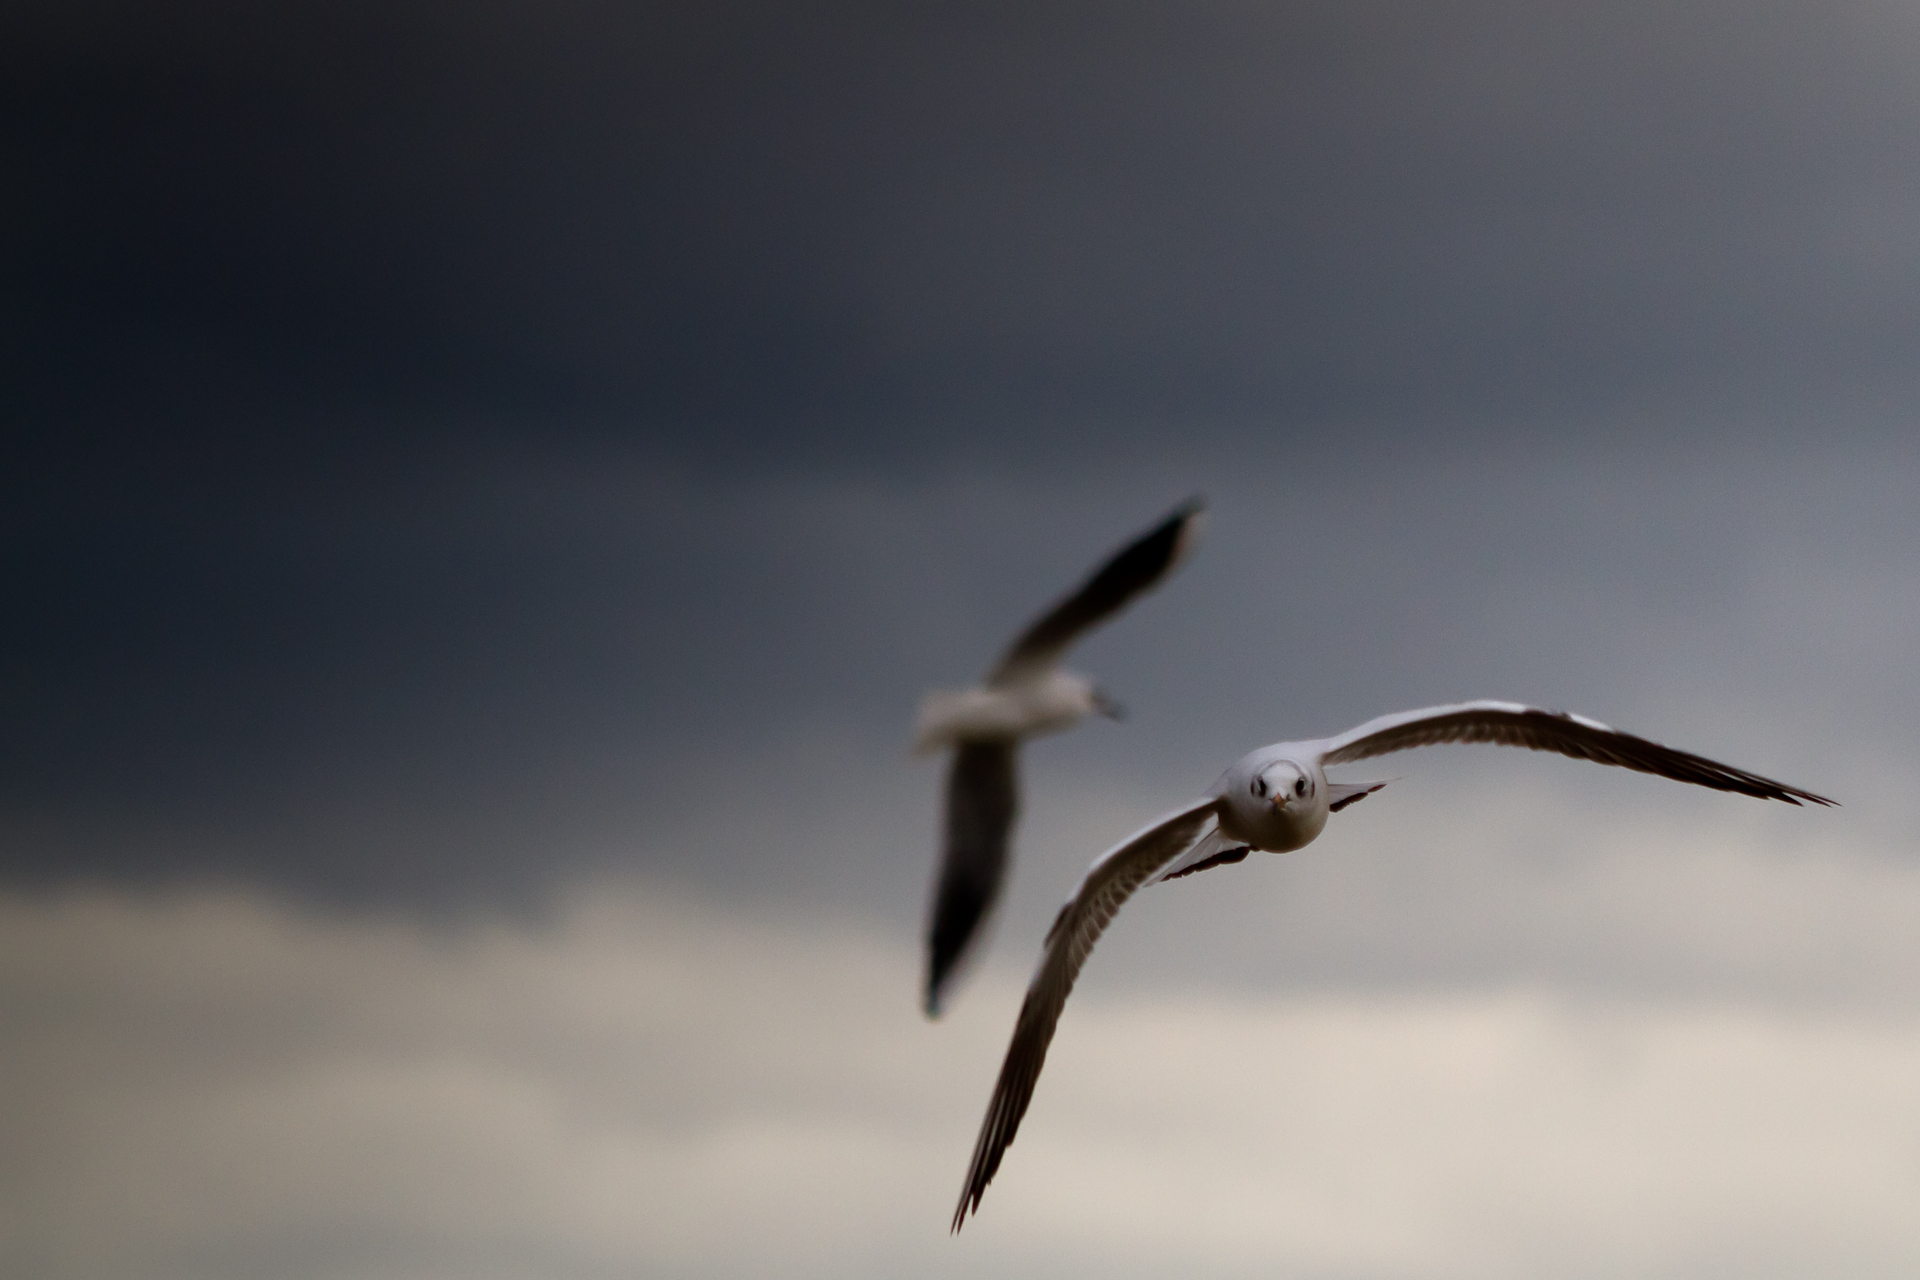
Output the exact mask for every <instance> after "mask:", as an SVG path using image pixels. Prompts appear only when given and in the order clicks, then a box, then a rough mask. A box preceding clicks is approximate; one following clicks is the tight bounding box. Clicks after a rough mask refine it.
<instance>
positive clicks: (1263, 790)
mask: <svg viewBox="0 0 1920 1280" xmlns="http://www.w3.org/2000/svg"><path fill="white" fill-rule="evenodd" d="M1248 790H1250V791H1252V792H1253V794H1254V795H1256V796H1258V797H1260V798H1261V799H1263V800H1264V799H1265V798H1266V795H1267V780H1266V779H1265V778H1255V779H1254V780H1253V785H1252V786H1250V787H1249V788H1248Z"/></svg>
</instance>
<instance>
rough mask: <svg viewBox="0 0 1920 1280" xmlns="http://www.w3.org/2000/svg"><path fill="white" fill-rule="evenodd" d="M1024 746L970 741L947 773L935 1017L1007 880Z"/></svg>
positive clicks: (931, 1007)
mask: <svg viewBox="0 0 1920 1280" xmlns="http://www.w3.org/2000/svg"><path fill="white" fill-rule="evenodd" d="M1019 750H1020V748H1019V744H1018V743H1017V742H1016V741H1014V740H1012V739H1003V740H996V741H980V742H962V743H960V744H959V745H958V746H956V747H955V748H954V750H953V765H952V767H951V768H950V769H949V770H948V771H947V827H946V841H945V847H944V848H943V850H942V851H941V855H940V878H939V880H938V881H937V882H936V885H935V888H934V894H933V907H932V910H930V911H929V912H928V913H927V989H926V1010H927V1016H928V1017H929V1018H937V1017H939V1016H940V1004H941V1001H942V1000H943V999H944V998H945V996H946V991H947V985H948V983H949V982H950V981H951V980H952V979H953V977H954V976H955V974H956V972H957V970H958V966H959V964H960V962H961V961H962V960H963V959H965V958H966V956H967V954H968V952H969V951H970V950H971V947H972V944H973V943H974V941H975V940H976V939H977V938H978V937H979V936H980V933H981V931H982V927H983V925H984V923H985V921H986V919H987V916H988V915H989V914H990V913H991V912H992V910H993V906H994V903H996V902H998V901H999V899H1000V887H1001V885H1002V884H1003V883H1004V882H1005V881H1006V877H1007V847H1008V844H1009V837H1010V834H1011V832H1012V830H1013V820H1014V816H1015V814H1016V813H1017V812H1018V810H1019V807H1020V779H1019Z"/></svg>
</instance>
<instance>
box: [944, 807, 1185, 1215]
mask: <svg viewBox="0 0 1920 1280" xmlns="http://www.w3.org/2000/svg"><path fill="white" fill-rule="evenodd" d="M1219 804H1220V802H1219V801H1218V800H1217V799H1206V800H1198V801H1195V802H1194V803H1193V804H1190V805H1188V806H1187V807H1186V808H1184V809H1181V810H1178V811H1176V812H1174V813H1170V814H1168V815H1167V816H1166V817H1164V818H1161V819H1160V820H1159V821H1158V822H1155V823H1154V824H1153V825H1152V826H1150V827H1147V828H1145V829H1144V830H1142V831H1139V832H1136V833H1135V834H1133V835H1131V836H1129V837H1127V839H1125V840H1123V841H1121V842H1120V843H1119V844H1117V845H1115V846H1114V847H1113V848H1112V849H1109V850H1108V851H1107V852H1105V853H1103V854H1101V855H1100V857H1099V858H1098V859H1097V860H1096V861H1095V862H1094V864H1093V865H1092V866H1091V867H1089V868H1087V874H1086V875H1085V876H1084V877H1082V878H1081V881H1080V887H1079V888H1078V889H1076V890H1074V893H1073V897H1072V898H1070V899H1068V901H1067V905H1066V906H1064V907H1062V908H1060V914H1059V916H1057V917H1056V918H1055V919H1054V922H1053V928H1052V929H1050V930H1048V932H1047V943H1046V950H1045V952H1044V953H1043V954H1042V956H1041V958H1040V967H1039V969H1038V970H1036V971H1035V973H1034V975H1033V982H1032V983H1031V984H1030V985H1029V986H1028V987H1027V998H1026V1000H1025V1002H1024V1003H1022V1004H1021V1006H1020V1017H1019V1020H1018V1021H1016V1022H1015V1023H1014V1027H1013V1042H1012V1043H1011V1044H1009V1045H1008V1046H1007V1059H1006V1062H1005V1063H1003V1064H1002V1065H1001V1067H1000V1078H999V1080H998V1081H996V1082H995V1084H994V1086H993V1100H992V1101H990V1102H989V1103H988V1104H987V1115H986V1119H984V1120H983V1121H981V1123H980V1137H979V1139H978V1141H976V1142H975V1143H974V1146H973V1160H972V1162H971V1163H970V1164H968V1166H967V1181H966V1185H965V1186H964V1187H962V1188H961V1191H960V1204H959V1207H958V1208H956V1209H955V1210H954V1211H953V1229H954V1230H955V1231H958V1230H959V1229H960V1224H961V1223H962V1222H964V1221H965V1220H966V1217H967V1214H968V1212H969V1211H970V1210H973V1209H977V1208H979V1207H980V1196H981V1195H982V1193H984V1192H985V1191H986V1189H987V1183H989V1182H991V1181H993V1175H994V1172H995V1171H996V1170H997V1169H999V1167H1000V1157H1001V1156H1002V1155H1004V1154H1005V1153H1006V1150H1007V1148H1008V1147H1009V1146H1011V1145H1013V1135H1014V1133H1015V1131H1016V1130H1018V1129H1019V1127H1020V1118H1021V1117H1022V1116H1024V1115H1025V1114H1026V1113H1027V1103H1028V1102H1030V1101H1031V1100H1032V1098H1033V1085H1034V1081H1036V1080H1038V1079H1039V1078H1040V1068H1041V1066H1042V1065H1043V1064H1044V1063H1045V1062H1046V1060H1047V1046H1048V1044H1050V1043H1051V1042H1052V1040H1053V1029H1054V1027H1055V1025H1056V1024H1058V1023H1059V1021H1060V1011H1061V1010H1062V1009H1064V1008H1065V1007H1066V1004H1067V993H1068V992H1070V991H1072V990H1073V980H1074V979H1075V978H1076V977H1078V976H1079V974H1080V966H1081V965H1083V964H1085V963H1086V960H1087V956H1088V954H1089V953H1090V952H1092V950H1093V944H1094V942H1095V941H1097V940H1098V939H1099V937H1100V934H1101V932H1102V931H1103V930H1105V929H1106V927H1107V924H1108V922H1109V921H1111V920H1112V919H1113V917H1114V913H1115V912H1117V911H1119V910H1120V904H1121V903H1123V902H1125V901H1126V900H1127V899H1128V897H1130V896H1131V895H1132V894H1133V891H1134V890H1135V889H1138V888H1139V887H1140V886H1141V885H1143V884H1145V883H1146V882H1147V881H1148V880H1150V879H1152V878H1153V876H1154V875H1155V874H1156V873H1157V872H1158V871H1159V870H1160V869H1161V868H1162V867H1164V866H1166V865H1167V864H1168V863H1170V862H1172V861H1173V860H1174V859H1175V858H1178V857H1179V856H1180V855H1181V854H1182V853H1184V852H1185V851H1186V849H1187V847H1188V846H1189V845H1191V844H1192V843H1193V842H1194V841H1195V840H1197V839H1199V838H1200V837H1201V836H1202V835H1203V834H1205V832H1206V830H1207V828H1208V826H1209V825H1210V824H1211V823H1212V822H1213V820H1214V817H1215V815H1216V814H1217V812H1218V808H1219Z"/></svg>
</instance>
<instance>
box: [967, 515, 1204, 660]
mask: <svg viewBox="0 0 1920 1280" xmlns="http://www.w3.org/2000/svg"><path fill="white" fill-rule="evenodd" d="M1203 511H1204V504H1203V503H1202V502H1201V500H1200V499H1199V498H1189V499H1188V500H1187V501H1186V502H1184V503H1182V504H1181V505H1180V506H1179V507H1178V508H1177V509H1176V510H1174V512H1173V513H1172V514H1171V515H1169V516H1168V517H1167V518H1166V519H1165V520H1162V521H1161V522H1160V523H1159V524H1157V525H1155V526H1154V527H1153V528H1152V529H1150V530H1148V531H1147V532H1146V533H1144V534H1141V535H1140V536H1139V537H1138V538H1136V539H1134V540H1133V541H1132V542H1130V543H1128V544H1127V545H1126V546H1124V547H1122V548H1121V549H1120V550H1119V551H1117V552H1115V553H1114V554H1113V555H1112V556H1111V557H1110V558H1109V559H1108V560H1107V562H1106V563H1105V564H1103V565H1101V566H1100V567H1099V568H1098V569H1097V570H1095V571H1094V574H1093V576H1092V577H1091V578H1088V579H1087V580H1086V582H1085V583H1083V584H1081V586H1080V589H1079V590H1077V591H1075V592H1074V593H1073V594H1072V595H1070V596H1068V597H1067V598H1066V599H1065V600H1062V601H1061V602H1060V603H1058V604H1056V605H1054V606H1053V608H1051V609H1049V610H1047V612H1046V613H1044V614H1042V615H1041V616H1040V617H1039V618H1036V619H1035V620H1034V621H1033V623H1032V624H1031V625H1029V626H1028V627H1027V629H1026V630H1025V631H1023V632H1021V633H1020V636H1019V638H1018V639H1016V640H1015V641H1014V642H1013V645H1012V647H1011V648H1009V649H1008V650H1007V652H1006V655H1005V656H1004V657H1002V658H1001V659H1000V663H999V665H998V666H996V667H994V669H993V672H992V674H990V675H989V676H988V677H987V683H988V684H989V685H997V684H1003V683H1006V682H1007V681H1008V680H1010V679H1012V678H1013V677H1014V676H1016V675H1018V674H1019V673H1020V672H1023V671H1029V670H1032V669H1034V668H1036V667H1042V666H1048V665H1051V664H1052V663H1054V662H1057V661H1058V660H1059V658H1060V655H1061V654H1063V653H1065V652H1066V649H1067V646H1068V645H1070V644H1072V643H1073V642H1074V641H1075V640H1077V639H1078V638H1079V637H1080V636H1081V635H1082V634H1084V633H1085V632H1087V631H1089V630H1091V629H1092V628H1094V627H1096V626H1098V625H1099V624H1100V623H1102V622H1105V621H1106V620H1107V619H1108V618H1111V617H1112V616H1113V615H1114V614H1116V613H1118V612H1120V610H1122V609H1124V608H1126V606H1127V605H1128V604H1129V603H1130V602H1131V601H1132V600H1133V599H1134V597H1136V596H1138V595H1141V594H1142V593H1144V592H1146V591H1149V590H1151V589H1152V588H1153V587H1154V585H1155V584H1156V583H1158V582H1159V581H1160V580H1161V579H1162V578H1164V577H1166V576H1167V574H1168V573H1170V572H1172V570H1173V568H1174V566H1176V565H1178V564H1179V563H1180V562H1181V561H1182V560H1183V559H1185V558H1186V556H1187V553H1188V552H1190V551H1192V550H1193V547H1194V545H1195V544H1196V543H1197V542H1198V541H1199V537H1200V517H1201V514H1202V512H1203Z"/></svg>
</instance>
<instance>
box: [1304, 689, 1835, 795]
mask: <svg viewBox="0 0 1920 1280" xmlns="http://www.w3.org/2000/svg"><path fill="white" fill-rule="evenodd" d="M1444 742H1491V743H1494V744H1495V745H1498V746H1503V747H1526V748H1528V749H1529V750H1532V751H1555V752H1558V753H1559V754H1561V755H1563V756H1571V757H1573V758H1574V759H1575V760H1592V761H1594V762H1596V763H1598V764H1610V765H1618V766H1619V767H1620V768H1622V769H1635V770H1638V771H1639V772H1641V773H1651V774H1657V775H1658V776H1660V777H1662V778H1672V779H1673V780H1674V781H1676V782H1691V783H1693V784H1694V785H1695V786H1700V787H1711V788H1713V789H1714V790H1715V791H1734V792H1738V793H1739V794H1741V795H1747V796H1757V797H1759V798H1760V799H1762V800H1784V801H1785V802H1786V803H1788V804H1794V805H1797V804H1799V803H1800V802H1801V801H1803V800H1804V801H1806V802H1807V803H1809V804H1819V805H1831V804H1833V803H1835V802H1834V801H1832V800H1829V799H1827V797H1825V796H1821V795H1815V794H1814V793H1813V792H1811V791H1802V790H1801V789H1800V788H1799V787H1790V786H1788V785H1787V784H1786V783H1784V782H1775V781H1773V780H1772V779H1771V778H1763V777H1761V776H1760V775H1759V774H1755V773H1748V772H1747V771H1746V770H1744V769H1736V768H1734V767H1733V766H1732V765H1726V764H1720V763H1718V762H1717V761H1713V760H1709V759H1707V758H1706V757H1704V756H1696V755H1693V754H1692V753H1691V752H1686V751H1679V750H1676V749H1674V748H1673V747H1666V746H1662V745H1660V744H1659V743H1657V742H1649V741H1648V740H1647V739H1645V738H1636V737H1634V736H1633V735H1632V734H1630V733H1622V732H1620V731H1619V730H1618V729H1615V728H1612V727H1611V726H1609V725H1604V724H1601V723H1600V722H1599V721H1598V720H1589V719H1587V718H1586V717H1585V716H1576V715H1572V714H1570V713H1568V712H1565V711H1548V710H1545V709H1544V708H1541V707H1529V706H1524V705H1522V704H1521V703H1518V702H1491V701H1483V702H1458V703H1454V704H1452V705H1450V706H1444V707H1425V708H1422V709H1421V710H1419V711H1401V712H1397V713H1395V714H1393V715H1388V716H1381V717H1379V718H1378V719H1375V720H1369V721H1367V723H1365V724H1363V725H1361V726H1359V727H1358V728H1355V729H1349V730H1347V732H1345V733H1343V734H1341V735H1339V736H1338V737H1336V738H1330V739H1328V740H1327V743H1326V746H1325V747H1324V748H1323V752H1322V755H1321V757H1320V761H1321V763H1322V764H1347V763H1350V762H1352V761H1355V760H1366V759H1369V758H1371V757H1373V756H1382V755H1386V754H1387V753H1388V752H1391V751H1405V750H1407V749H1409V748H1411V747H1426V746H1433V745H1436V744H1439V743H1444Z"/></svg>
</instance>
